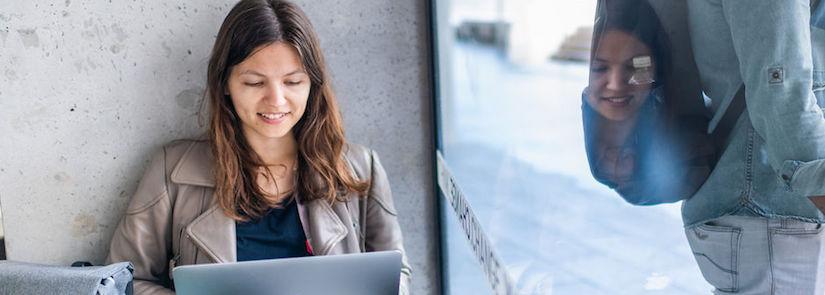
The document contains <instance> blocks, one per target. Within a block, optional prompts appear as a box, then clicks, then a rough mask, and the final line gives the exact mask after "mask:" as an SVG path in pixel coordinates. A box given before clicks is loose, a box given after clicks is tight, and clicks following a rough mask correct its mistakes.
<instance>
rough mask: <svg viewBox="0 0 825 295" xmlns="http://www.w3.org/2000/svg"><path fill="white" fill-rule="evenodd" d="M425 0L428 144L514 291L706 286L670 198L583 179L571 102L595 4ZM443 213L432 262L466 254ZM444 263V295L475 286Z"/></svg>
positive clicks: (461, 267)
mask: <svg viewBox="0 0 825 295" xmlns="http://www.w3.org/2000/svg"><path fill="white" fill-rule="evenodd" d="M434 3H435V4H434V7H435V9H436V11H435V12H436V24H437V27H436V38H437V39H436V40H437V59H436V60H437V61H438V62H437V65H436V66H437V71H438V77H439V80H438V81H437V82H438V97H437V100H438V108H439V118H438V120H439V126H440V134H441V137H440V142H441V147H440V149H441V151H442V153H443V154H444V158H445V161H446V163H447V165H448V166H449V168H450V170H451V171H452V173H453V174H454V175H455V178H456V179H457V181H458V183H459V185H460V187H461V189H462V190H463V192H464V194H465V195H466V197H467V199H468V202H469V203H470V204H471V206H472V208H473V210H474V212H475V214H476V215H477V216H478V218H479V220H480V221H481V223H482V226H483V228H484V230H485V232H486V234H487V236H488V238H489V239H490V241H491V242H492V244H493V247H494V250H495V251H496V253H497V254H498V256H499V257H500V258H501V259H502V260H503V261H502V262H503V264H504V265H505V267H506V269H507V270H508V273H509V275H510V277H511V280H512V281H513V282H514V284H515V288H516V290H515V291H516V293H517V294H551V293H552V294H640V293H644V292H650V291H655V292H661V293H663V294H697V293H708V291H709V290H710V289H711V287H710V286H709V285H708V284H707V283H706V282H705V281H704V280H703V279H702V276H701V274H700V272H699V269H698V268H697V267H696V263H695V261H694V258H693V256H692V254H691V250H690V248H689V247H688V244H687V241H686V239H685V237H684V232H683V230H682V222H681V214H680V207H679V206H680V203H673V204H664V205H657V206H646V207H639V206H633V205H631V204H629V203H628V202H626V201H625V200H624V199H622V198H621V196H619V195H618V194H617V193H616V192H615V191H613V190H611V189H609V188H608V187H607V186H606V185H604V184H603V183H600V182H599V181H597V180H596V179H594V174H593V173H591V170H590V165H589V162H588V157H587V153H586V149H585V130H584V123H585V122H584V120H583V111H582V108H583V103H586V102H585V101H584V100H583V97H585V96H583V93H585V92H584V91H585V88H586V87H587V86H588V84H589V80H590V79H589V76H590V74H591V73H590V72H591V71H590V61H589V59H590V47H591V42H592V39H593V31H594V16H595V15H596V8H597V7H596V6H597V4H596V1H546V0H507V1H505V0H451V1H434ZM643 62H644V60H639V62H638V63H639V67H643V66H644V65H643ZM644 78H651V77H649V76H647V77H646V76H644V75H641V74H640V75H638V77H636V79H637V80H638V81H637V82H638V83H644V82H649V81H643V80H644ZM652 78H655V76H654V77H652ZM629 79H630V78H628V80H629ZM648 80H649V79H648ZM442 204H443V205H442V207H444V208H442V212H443V214H445V215H450V214H453V213H452V212H450V209H449V208H448V207H447V205H446V202H442ZM445 220H447V221H445V224H446V225H445V228H444V235H446V236H445V238H444V240H445V242H444V243H445V247H444V251H445V252H446V253H445V257H450V258H451V257H456V256H460V257H472V255H470V254H467V253H466V252H469V251H470V250H469V247H468V246H466V245H467V244H468V243H467V241H462V238H463V237H462V238H457V237H455V236H456V235H459V234H460V233H459V232H457V230H459V229H458V227H454V226H450V225H449V224H450V222H449V220H450V218H446V219H445ZM445 262H447V263H446V264H445V265H444V275H445V278H446V279H445V283H446V286H445V288H444V289H445V290H459V289H460V288H462V287H464V286H466V285H458V284H459V283H461V284H470V283H472V284H474V285H482V286H487V285H488V284H487V282H484V281H483V279H484V277H483V276H473V277H474V278H475V279H474V280H469V279H467V280H465V279H460V280H452V279H451V278H454V277H463V276H465V274H466V272H471V271H472V272H477V271H478V270H474V268H480V266H479V264H478V263H477V262H476V263H474V264H472V263H453V262H452V261H450V259H445ZM455 294H458V293H455Z"/></svg>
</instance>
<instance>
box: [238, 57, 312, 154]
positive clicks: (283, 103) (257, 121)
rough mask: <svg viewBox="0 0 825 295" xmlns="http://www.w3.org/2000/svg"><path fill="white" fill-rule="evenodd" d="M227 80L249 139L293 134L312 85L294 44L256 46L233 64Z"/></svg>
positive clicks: (255, 139) (273, 138)
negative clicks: (239, 61)
mask: <svg viewBox="0 0 825 295" xmlns="http://www.w3.org/2000/svg"><path fill="white" fill-rule="evenodd" d="M227 84H228V85H227V89H228V92H229V96H230V97H231V98H232V104H233V105H234V106H235V111H236V112H237V113H238V116H239V117H240V120H241V123H242V126H243V132H244V135H245V136H246V138H247V140H250V141H270V140H279V139H284V138H286V137H287V136H290V137H291V136H293V134H292V127H294V126H295V124H296V123H297V122H298V120H299V119H301V116H303V114H304V110H305V109H306V105H307V99H308V97H309V89H310V80H309V75H307V73H306V72H305V71H304V66H303V64H302V63H301V58H300V56H299V55H298V51H297V50H296V49H295V48H294V47H292V46H291V45H289V44H287V43H283V42H276V43H272V44H269V45H264V46H261V47H259V48H256V50H255V51H253V54H252V55H250V56H249V57H247V58H246V59H245V60H244V61H243V62H241V63H240V64H237V65H236V66H234V67H233V68H232V70H231V72H230V73H229V79H228V81H227Z"/></svg>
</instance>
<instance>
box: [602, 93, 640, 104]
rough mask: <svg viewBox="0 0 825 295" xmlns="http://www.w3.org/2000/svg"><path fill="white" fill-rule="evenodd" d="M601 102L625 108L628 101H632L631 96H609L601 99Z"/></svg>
mask: <svg viewBox="0 0 825 295" xmlns="http://www.w3.org/2000/svg"><path fill="white" fill-rule="evenodd" d="M601 100H603V101H606V102H608V103H610V104H611V105H616V106H626V105H628V104H630V101H631V100H633V96H630V95H628V96H611V97H602V98H601Z"/></svg>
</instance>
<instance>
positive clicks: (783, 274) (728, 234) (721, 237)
mask: <svg viewBox="0 0 825 295" xmlns="http://www.w3.org/2000/svg"><path fill="white" fill-rule="evenodd" d="M685 233H686V235H687V239H688V242H689V243H690V248H691V249H693V255H694V257H695V258H696V262H697V263H698V265H699V269H700V270H701V271H702V275H703V276H704V277H705V280H707V281H708V282H709V283H710V284H711V285H713V286H714V287H715V290H714V291H713V293H714V294H743V295H744V294H780V295H784V294H825V240H824V239H823V234H825V233H823V227H822V224H820V223H810V222H803V221H798V220H794V219H785V218H782V219H780V218H773V219H768V218H764V217H751V216H734V215H728V216H723V217H720V218H717V219H714V220H711V221H708V222H705V223H703V224H699V225H697V226H694V227H690V228H687V229H685Z"/></svg>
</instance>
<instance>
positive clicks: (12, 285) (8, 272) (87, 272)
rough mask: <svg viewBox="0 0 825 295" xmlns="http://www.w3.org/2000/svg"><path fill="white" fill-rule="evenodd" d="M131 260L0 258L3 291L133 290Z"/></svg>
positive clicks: (94, 294)
mask: <svg viewBox="0 0 825 295" xmlns="http://www.w3.org/2000/svg"><path fill="white" fill-rule="evenodd" d="M133 271H134V268H133V267H132V264H131V263H129V262H119V263H113V264H110V265H106V266H87V267H62V266H50V265H41V264H32V263H25V262H15V261H0V294H2V295H5V294H33V295H34V294H84V295H86V294H88V295H98V294H100V295H109V294H127V295H131V294H132V272H133Z"/></svg>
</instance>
